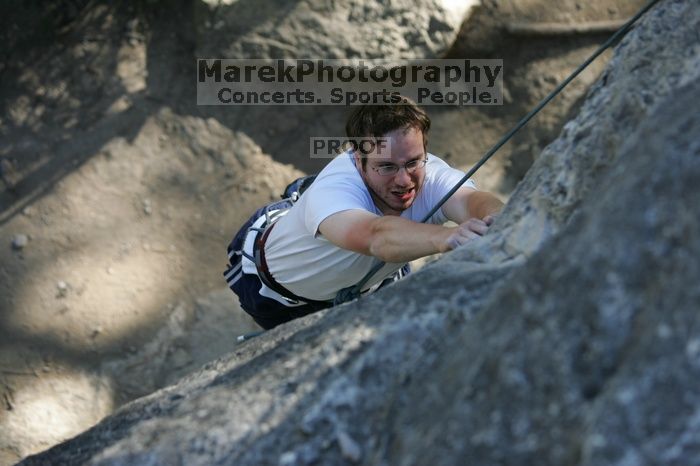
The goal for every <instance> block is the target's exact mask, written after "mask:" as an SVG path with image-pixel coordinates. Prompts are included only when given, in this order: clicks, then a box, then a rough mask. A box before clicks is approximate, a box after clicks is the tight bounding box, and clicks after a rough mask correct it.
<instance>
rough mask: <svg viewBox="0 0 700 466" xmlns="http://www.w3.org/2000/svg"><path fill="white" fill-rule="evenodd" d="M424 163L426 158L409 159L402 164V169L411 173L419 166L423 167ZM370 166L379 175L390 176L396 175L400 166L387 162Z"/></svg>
mask: <svg viewBox="0 0 700 466" xmlns="http://www.w3.org/2000/svg"><path fill="white" fill-rule="evenodd" d="M426 163H428V159H418V160H411V161H410V162H406V163H405V164H404V165H403V168H404V170H406V173H413V172H415V171H416V170H418V169H419V168H423V167H425V164H426ZM370 168H371V169H372V170H374V171H375V172H377V173H378V174H379V175H380V176H391V175H396V174H397V173H398V172H399V169H400V168H401V167H400V166H398V165H394V164H393V163H387V164H384V165H380V166H379V167H370Z"/></svg>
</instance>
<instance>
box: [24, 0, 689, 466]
mask: <svg viewBox="0 0 700 466" xmlns="http://www.w3.org/2000/svg"><path fill="white" fill-rule="evenodd" d="M697 30H700V11H699V10H698V9H697V8H696V5H695V2H694V1H692V0H666V1H663V2H660V4H659V5H657V6H656V7H655V8H654V9H653V10H652V11H651V12H650V13H649V14H648V15H647V16H646V17H645V18H644V19H643V21H642V22H641V23H640V24H639V25H638V26H637V27H636V28H635V29H634V30H633V31H632V32H631V33H630V34H629V35H628V36H627V37H626V38H625V39H624V40H623V41H622V42H621V43H620V45H619V46H618V47H617V49H616V51H615V55H614V57H613V59H612V61H611V63H610V64H609V66H608V67H607V69H606V70H605V72H604V74H603V76H602V77H601V79H600V80H599V82H598V83H597V84H596V85H595V86H594V87H593V88H592V89H591V91H590V92H589V95H588V98H587V100H586V102H585V103H584V105H583V107H582V109H581V112H580V114H579V115H578V116H577V117H576V119H574V120H573V121H572V122H570V123H569V124H567V125H566V127H565V129H564V131H563V132H562V134H561V136H560V137H559V138H558V139H557V140H556V141H555V142H554V143H553V144H551V145H550V146H549V147H548V148H547V149H546V150H545V152H544V153H543V154H542V156H540V157H539V158H538V160H537V162H536V164H535V166H534V167H533V168H532V169H531V170H530V172H529V173H528V175H527V176H526V178H525V180H524V181H523V183H521V185H520V186H519V188H518V189H517V191H516V192H515V193H514V195H513V196H512V201H511V202H510V203H509V205H508V206H507V208H506V209H505V211H504V213H503V215H502V216H501V218H500V220H499V222H498V223H497V225H496V226H495V227H494V228H493V229H492V231H491V232H490V233H489V235H487V236H486V237H484V238H483V239H482V240H480V241H478V242H475V243H473V244H472V245H469V246H467V247H464V248H461V249H459V250H457V251H454V252H453V253H451V254H448V255H446V256H445V257H444V258H443V259H442V260H440V261H438V262H436V263H433V264H431V265H429V266H427V267H426V269H425V270H424V271H421V272H419V273H417V274H415V275H412V276H409V277H408V278H407V279H405V280H403V281H401V282H399V283H397V284H396V285H395V286H393V287H391V288H389V289H386V290H384V291H382V292H380V293H377V294H375V295H373V296H371V297H369V298H365V299H363V300H361V301H358V302H355V303H350V304H347V305H344V306H341V307H338V308H335V309H331V310H328V311H324V312H322V313H319V314H315V315H312V316H309V317H307V318H305V319H301V320H298V321H295V322H292V323H290V324H287V325H284V326H281V327H279V328H277V329H275V330H273V331H271V332H268V333H266V334H265V335H264V336H262V337H259V338H257V339H254V340H252V341H251V342H249V343H246V344H244V345H242V346H240V347H239V349H237V350H236V351H235V352H234V353H232V354H230V355H229V356H228V357H225V358H222V359H220V360H218V361H216V362H214V363H210V364H208V365H207V366H205V367H204V368H203V369H202V370H201V371H200V372H198V373H195V374H193V375H190V376H188V377H186V378H185V379H183V380H182V381H180V382H179V383H178V384H176V385H174V386H171V387H168V388H166V389H163V390H161V391H159V392H156V393H154V394H152V395H150V396H148V397H145V398H141V399H139V400H137V401H135V402H132V403H131V404H129V405H126V406H124V407H123V408H121V409H120V410H119V411H118V412H116V413H115V414H114V415H113V416H110V417H109V418H107V419H105V420H104V421H102V422H101V423H100V424H99V425H97V426H96V427H95V428H93V429H91V430H89V431H87V432H85V433H84V434H81V435H80V436H78V437H76V438H74V439H72V440H70V441H67V442H65V443H63V444H61V445H59V446H56V447H54V448H52V449H51V450H48V451H47V452H45V453H42V454H40V455H37V456H34V457H30V458H28V459H26V460H25V461H24V462H23V463H22V464H25V465H34V464H93V465H122V464H124V465H126V464H163V465H166V464H167V465H169V464H188V465H189V464H255V465H258V464H271V465H272V464H274V465H277V464H284V465H286V464H290V465H291V464H352V463H362V464H416V465H418V464H445V465H447V464H450V465H453V464H454V465H457V464H513V465H521V464H553V465H560V464H582V465H587V464H596V465H603V464H611V465H613V464H618V465H619V464H635V465H636V464H678V465H691V464H700V441H699V440H698V439H700V422H698V418H699V416H700V415H699V414H698V413H699V411H698V406H700V393H698V391H697V387H698V385H699V384H700V322H699V317H698V314H697V309H698V305H699V304H700V290H698V288H697V283H698V282H700V265H698V262H697V259H696V258H697V257H698V256H700V240H698V238H700V185H699V184H698V182H697V180H698V179H700V115H698V112H697V111H696V110H694V109H693V108H692V107H691V106H690V105H689V103H692V102H697V101H699V100H700V84H698V83H700V80H699V79H698V78H699V77H700V46H699V45H698V43H697V33H696V31H697Z"/></svg>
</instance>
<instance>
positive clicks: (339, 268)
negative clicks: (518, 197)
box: [265, 152, 475, 300]
mask: <svg viewBox="0 0 700 466" xmlns="http://www.w3.org/2000/svg"><path fill="white" fill-rule="evenodd" d="M425 170H426V173H425V181H424V183H423V187H422V188H421V189H420V191H419V192H418V196H417V197H416V199H415V201H414V202H413V204H412V205H411V207H410V208H408V209H406V210H405V211H404V212H402V213H401V216H402V217H404V218H407V219H410V220H413V221H416V222H420V221H421V220H422V219H423V217H425V216H426V215H427V214H428V212H429V211H430V209H432V208H433V207H434V206H435V204H437V203H438V201H439V200H440V199H442V197H443V196H444V195H445V194H447V193H448V191H449V190H450V189H452V187H454V185H455V184H456V183H457V182H458V181H459V180H460V179H462V177H464V173H463V172H461V171H460V170H456V169H454V168H452V167H450V166H449V165H447V164H446V163H445V162H444V161H442V160H441V159H440V158H438V157H436V156H434V155H432V154H428V163H427V165H426V168H425ZM463 186H466V187H471V188H475V185H474V183H473V181H472V180H468V181H467V182H466V183H464V185H463ZM350 209H363V210H366V211H369V212H372V213H374V214H377V215H382V213H381V211H380V210H379V209H378V208H377V207H376V206H375V205H374V202H373V201H372V197H371V196H370V193H369V191H368V190H367V187H366V186H365V183H364V181H362V178H361V177H360V174H359V173H358V171H357V168H356V167H355V163H354V160H353V158H352V155H351V154H350V153H347V152H346V153H343V154H340V155H338V156H337V157H336V158H335V159H333V160H332V161H331V162H330V163H329V164H328V165H327V166H326V167H325V168H324V169H323V170H322V171H321V173H319V174H318V176H317V177H316V179H315V180H314V182H313V183H312V184H311V186H310V187H309V188H308V190H307V191H305V192H304V194H303V195H302V196H301V197H300V198H299V200H298V201H297V202H296V204H294V206H293V207H292V208H291V209H290V210H289V212H288V213H287V214H286V215H285V216H284V217H282V218H280V219H279V220H278V221H277V224H276V225H275V228H274V229H273V230H272V231H271V232H270V236H269V237H268V240H267V243H266V245H265V257H266V259H267V264H268V267H269V268H270V273H272V276H273V277H274V278H275V280H276V281H277V282H278V283H280V284H281V285H282V286H284V287H285V288H287V289H288V290H290V291H291V292H292V293H294V294H296V295H298V296H302V297H305V298H309V299H314V300H329V299H333V298H334V297H335V295H336V293H337V292H338V291H339V290H341V289H343V288H346V287H348V286H352V285H355V284H357V282H359V281H360V280H361V279H362V277H364V276H365V275H366V274H367V272H369V271H370V269H371V268H372V267H373V266H374V264H376V263H378V262H380V260H379V259H377V258H375V257H373V256H365V255H363V254H358V253H356V252H353V251H349V250H347V249H342V248H339V247H338V246H336V245H334V244H333V243H331V242H330V241H328V240H327V239H325V238H324V237H323V235H322V234H321V233H319V232H318V226H319V225H320V224H321V222H322V221H323V220H325V219H326V218H328V217H329V216H331V215H333V214H335V213H338V212H341V211H344V210H350ZM446 221H447V218H446V217H445V216H444V214H443V213H442V209H440V210H438V211H437V212H436V213H435V214H434V215H433V216H432V217H431V218H430V220H429V223H434V224H442V223H445V222H446ZM403 265H404V264H403V263H401V264H386V265H385V266H384V267H383V268H382V269H380V270H379V272H377V273H376V274H375V275H374V276H373V277H372V278H371V279H370V280H369V281H368V282H367V284H366V285H365V287H366V288H370V287H371V286H372V285H375V284H377V283H379V282H381V281H382V280H383V279H384V278H386V277H387V276H389V275H391V274H392V273H394V272H395V271H397V270H398V269H400V268H401V267H402V266H403Z"/></svg>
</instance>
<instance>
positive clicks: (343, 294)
mask: <svg viewBox="0 0 700 466" xmlns="http://www.w3.org/2000/svg"><path fill="white" fill-rule="evenodd" d="M658 2H659V0H651V1H650V2H649V3H648V4H647V5H645V6H644V7H643V8H642V9H641V10H639V11H638V12H637V14H635V15H634V16H633V17H632V18H631V19H630V20H629V21H627V22H626V23H625V24H624V25H622V26H621V27H620V29H618V30H617V31H616V32H615V33H614V34H613V35H612V36H610V38H609V39H608V40H607V41H605V42H604V43H603V44H602V45H601V46H600V47H598V49H597V50H596V51H595V52H593V54H592V55H591V56H590V57H588V58H587V59H586V61H584V62H583V63H582V64H581V65H580V66H579V67H578V68H576V69H575V70H574V72H573V73H571V74H570V75H569V76H568V77H567V78H566V79H565V80H564V81H562V82H561V83H560V84H559V85H558V86H557V87H556V88H555V89H554V90H553V91H552V92H550V93H549V94H548V95H547V96H546V97H545V98H544V99H542V100H541V101H540V102H539V103H538V104H537V105H536V106H535V108H533V109H532V110H531V111H530V112H529V113H528V114H527V115H525V116H524V117H523V118H522V119H521V120H520V121H519V122H518V123H517V124H516V125H515V126H514V127H513V128H512V129H511V130H510V131H508V132H507V133H506V134H505V136H503V137H502V138H501V139H500V140H499V141H498V142H497V143H496V144H495V145H494V146H493V147H491V149H489V150H488V152H486V154H484V156H483V157H482V158H481V160H479V161H478V162H477V163H476V165H474V166H473V167H472V168H471V170H469V172H468V173H467V174H466V175H464V177H462V179H461V180H459V181H458V182H457V184H455V185H454V187H453V188H452V189H450V191H449V192H448V193H447V194H445V196H443V198H442V199H440V201H439V202H438V203H437V204H436V205H435V206H434V207H433V208H432V209H431V211H430V212H428V214H427V215H426V216H425V218H423V220H421V223H425V222H426V221H427V220H428V219H429V218H430V217H432V216H433V214H435V212H437V211H438V209H439V208H440V207H442V205H443V204H444V203H445V202H447V200H448V199H449V198H450V197H452V195H453V194H454V193H455V192H456V191H457V190H458V189H459V188H460V187H461V186H462V185H463V184H464V183H465V182H466V181H467V180H468V179H469V178H471V177H472V176H473V175H474V173H476V171H477V170H478V169H479V168H481V166H482V165H484V164H485V163H486V161H487V160H489V159H490V158H491V157H492V156H493V155H494V154H495V153H496V151H498V149H500V148H501V147H502V146H503V145H504V144H505V143H506V142H508V141H509V140H510V138H512V137H513V135H515V133H517V132H518V131H519V130H520V129H521V128H522V127H523V126H525V125H526V124H527V122H528V121H530V120H531V119H532V117H534V116H535V115H536V114H537V113H539V111H540V110H542V109H543V108H544V107H545V106H546V105H547V104H548V103H549V102H550V101H551V100H552V99H553V98H554V97H555V96H556V95H557V94H559V93H560V92H561V91H562V89H564V88H565V87H566V86H567V85H568V84H569V83H570V82H571V81H573V80H574V78H576V76H578V75H579V74H580V73H581V71H583V70H584V69H585V68H586V67H587V66H588V65H590V64H591V63H592V62H593V60H595V59H596V58H598V56H599V55H600V54H601V53H603V52H604V51H605V50H607V49H608V48H610V47H612V46H614V45H616V44H617V42H619V41H620V40H621V39H622V38H623V37H624V36H625V34H627V33H628V32H629V30H630V29H631V27H632V25H633V24H634V23H635V22H636V21H637V20H638V19H639V18H641V17H642V16H643V15H644V14H645V13H646V12H647V11H649V10H650V9H651V7H653V6H654V5H655V4H656V3H658ZM384 265H385V262H379V263H377V264H375V265H374V267H372V269H371V270H370V271H369V272H367V274H366V275H365V276H364V277H362V279H361V280H360V281H359V282H357V284H355V285H353V286H349V287H347V288H343V289H342V290H340V291H338V294H336V296H335V299H334V301H333V305H334V306H337V305H339V304H343V303H346V302H348V301H352V300H354V299H357V298H359V297H360V293H361V290H362V287H364V286H365V284H366V283H367V281H368V280H369V279H370V278H372V276H373V275H374V274H375V273H377V272H378V271H379V269H381V268H382V267H383V266H384Z"/></svg>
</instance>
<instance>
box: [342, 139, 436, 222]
mask: <svg viewBox="0 0 700 466" xmlns="http://www.w3.org/2000/svg"><path fill="white" fill-rule="evenodd" d="M383 137H384V138H386V139H388V140H389V149H391V150H390V151H389V150H388V149H387V148H384V149H380V150H377V149H375V150H374V151H373V152H371V153H369V154H367V164H366V165H365V168H364V169H363V168H362V161H361V160H360V158H359V157H356V158H355V163H356V165H357V169H358V171H359V172H360V175H361V176H362V179H363V180H364V182H365V185H367V188H368V189H369V192H370V194H371V195H372V199H373V200H374V203H375V204H376V206H377V207H378V208H379V210H380V211H381V212H382V213H383V214H384V215H401V212H403V211H404V210H406V209H408V208H409V207H411V205H412V204H413V202H414V201H415V200H416V197H417V196H418V192H419V191H420V189H421V187H422V186H423V181H424V180H425V166H422V167H420V168H418V169H416V170H415V171H414V172H413V173H409V172H408V171H407V170H406V169H405V168H404V166H405V165H406V164H407V163H409V162H412V161H419V160H424V159H425V158H426V157H427V154H426V153H425V149H424V147H423V133H421V132H420V130H418V129H416V128H408V129H397V130H394V131H391V132H389V133H387V134H385V135H384V136H383ZM386 166H394V167H400V168H399V171H398V172H396V173H395V174H392V175H381V174H379V173H378V172H377V170H378V169H381V168H382V167H386Z"/></svg>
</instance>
